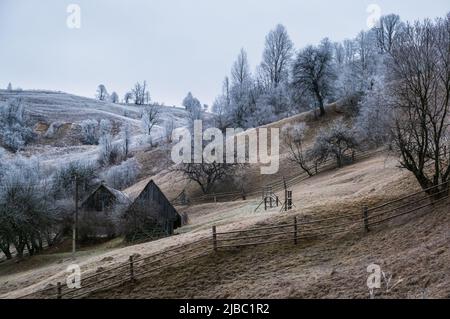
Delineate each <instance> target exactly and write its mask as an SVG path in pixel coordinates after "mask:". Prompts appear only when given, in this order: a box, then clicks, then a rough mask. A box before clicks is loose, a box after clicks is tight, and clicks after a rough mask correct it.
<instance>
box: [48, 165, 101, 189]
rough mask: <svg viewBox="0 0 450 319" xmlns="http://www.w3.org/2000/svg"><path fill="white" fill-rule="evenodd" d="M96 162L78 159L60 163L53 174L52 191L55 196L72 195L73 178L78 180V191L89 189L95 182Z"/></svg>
mask: <svg viewBox="0 0 450 319" xmlns="http://www.w3.org/2000/svg"><path fill="white" fill-rule="evenodd" d="M97 169H98V164H97V163H96V162H95V161H88V160H78V161H72V162H69V163H61V164H60V165H59V166H58V167H57V168H56V172H55V174H54V175H53V187H54V191H53V192H54V193H55V194H56V196H57V197H66V196H73V193H74V187H75V179H76V180H77V181H78V185H79V190H80V193H81V194H83V193H84V192H86V191H88V190H89V189H91V187H92V186H93V185H94V184H95V180H96V179H97V178H98V176H97Z"/></svg>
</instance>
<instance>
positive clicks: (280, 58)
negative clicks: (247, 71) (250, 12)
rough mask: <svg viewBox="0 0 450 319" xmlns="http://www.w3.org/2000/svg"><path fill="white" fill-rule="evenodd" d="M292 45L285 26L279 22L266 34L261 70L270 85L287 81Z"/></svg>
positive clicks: (274, 86)
mask: <svg viewBox="0 0 450 319" xmlns="http://www.w3.org/2000/svg"><path fill="white" fill-rule="evenodd" d="M293 48H294V45H293V43H292V41H291V39H290V38H289V35H288V33H287V30H286V28H285V27H284V26H283V25H281V24H279V25H277V26H276V27H275V29H274V30H272V31H270V32H269V34H268V35H267V36H266V43H265V48H264V53H263V61H262V63H261V70H262V72H263V73H264V75H265V78H266V79H267V81H268V82H269V85H270V87H272V88H276V87H277V86H278V85H279V84H280V83H281V82H283V81H287V78H288V72H289V67H290V63H291V58H292V52H293Z"/></svg>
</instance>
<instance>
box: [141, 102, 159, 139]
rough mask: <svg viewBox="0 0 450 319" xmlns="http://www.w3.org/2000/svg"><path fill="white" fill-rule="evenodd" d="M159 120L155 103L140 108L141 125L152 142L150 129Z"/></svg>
mask: <svg viewBox="0 0 450 319" xmlns="http://www.w3.org/2000/svg"><path fill="white" fill-rule="evenodd" d="M160 122H161V114H160V111H159V107H158V105H156V104H150V105H146V106H145V107H144V109H143V110H142V116H141V125H142V128H143V130H144V132H145V134H146V135H147V136H148V138H149V140H150V144H152V131H153V129H154V127H155V126H156V125H158V124H159V123H160Z"/></svg>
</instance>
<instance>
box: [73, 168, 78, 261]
mask: <svg viewBox="0 0 450 319" xmlns="http://www.w3.org/2000/svg"><path fill="white" fill-rule="evenodd" d="M74 199H75V216H74V220H73V228H72V255H73V258H75V253H76V251H77V237H78V176H77V175H75V198H74Z"/></svg>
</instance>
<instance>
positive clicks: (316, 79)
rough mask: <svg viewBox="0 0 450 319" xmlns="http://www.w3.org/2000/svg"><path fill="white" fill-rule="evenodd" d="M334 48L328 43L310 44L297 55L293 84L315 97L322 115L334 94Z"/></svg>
mask: <svg viewBox="0 0 450 319" xmlns="http://www.w3.org/2000/svg"><path fill="white" fill-rule="evenodd" d="M332 62H333V55H332V50H331V47H330V46H329V45H327V43H325V42H322V44H321V45H320V46H318V47H314V46H308V47H307V48H305V49H303V50H302V51H300V52H299V54H298V55H297V58H296V60H295V62H294V67H293V86H294V87H295V89H297V90H299V91H302V92H305V93H306V94H309V95H310V96H311V97H312V98H314V99H315V101H316V105H317V107H318V108H319V110H320V116H323V115H325V107H324V106H325V103H326V101H327V99H328V98H329V97H330V96H331V95H332V94H333V90H334V81H335V78H336V74H335V70H334V68H333V64H332Z"/></svg>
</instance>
